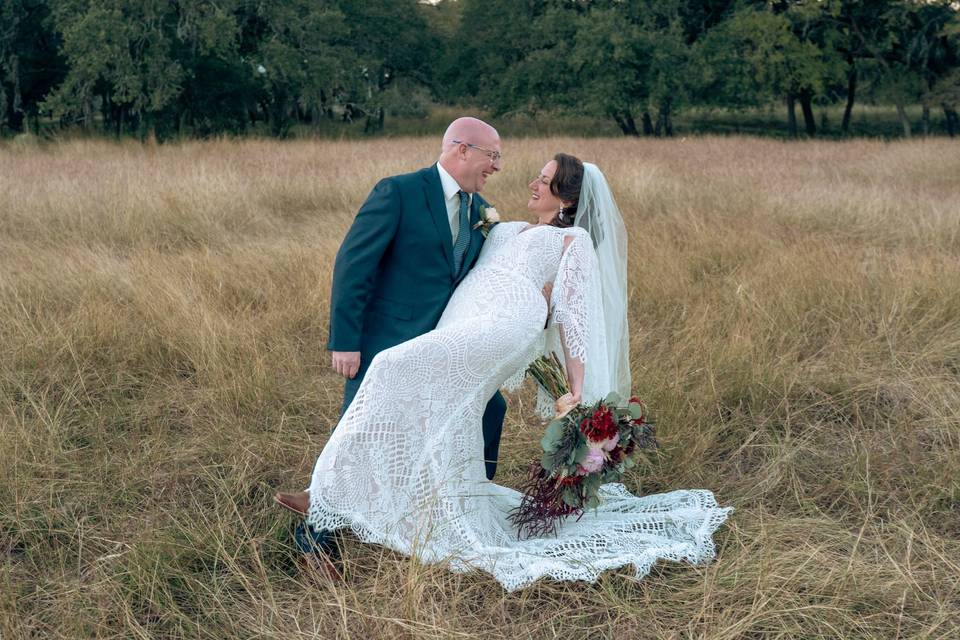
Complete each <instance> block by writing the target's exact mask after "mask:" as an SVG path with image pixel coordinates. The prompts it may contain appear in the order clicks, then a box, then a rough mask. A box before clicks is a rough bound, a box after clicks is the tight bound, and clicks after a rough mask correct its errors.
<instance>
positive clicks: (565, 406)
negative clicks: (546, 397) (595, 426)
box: [554, 393, 580, 418]
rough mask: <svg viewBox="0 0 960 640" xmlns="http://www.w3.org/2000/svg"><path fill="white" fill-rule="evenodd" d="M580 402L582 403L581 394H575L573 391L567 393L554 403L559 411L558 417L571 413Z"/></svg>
mask: <svg viewBox="0 0 960 640" xmlns="http://www.w3.org/2000/svg"><path fill="white" fill-rule="evenodd" d="M578 404H580V396H579V395H574V394H572V393H565V394H563V395H562V396H560V397H559V398H557V401H556V402H555V403H554V408H555V409H556V411H557V417H558V418H562V417H563V416H565V415H567V414H568V413H570V412H571V411H572V410H573V409H574V408H575V407H576V406H577V405H578Z"/></svg>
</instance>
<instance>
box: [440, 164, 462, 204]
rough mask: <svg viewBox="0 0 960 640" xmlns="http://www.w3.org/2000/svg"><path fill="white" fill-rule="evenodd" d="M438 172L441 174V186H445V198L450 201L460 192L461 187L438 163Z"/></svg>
mask: <svg viewBox="0 0 960 640" xmlns="http://www.w3.org/2000/svg"><path fill="white" fill-rule="evenodd" d="M437 171H439V172H440V184H441V185H443V197H444V198H446V199H447V200H449V199H450V198H452V197H454V196H455V195H457V192H458V191H460V185H459V184H457V181H456V180H454V178H453V176H451V175H450V174H449V173H447V170H446V169H444V168H443V166H442V165H441V164H440V163H439V162H438V163H437ZM468 195H469V194H468Z"/></svg>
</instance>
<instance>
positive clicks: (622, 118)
mask: <svg viewBox="0 0 960 640" xmlns="http://www.w3.org/2000/svg"><path fill="white" fill-rule="evenodd" d="M610 116H611V117H612V118H613V120H614V122H616V123H617V126H618V127H620V131H621V132H623V135H625V136H639V135H640V133H639V132H638V131H637V123H636V122H634V120H633V114H632V113H630V111H629V110H624V111H622V112H620V111H611V112H610Z"/></svg>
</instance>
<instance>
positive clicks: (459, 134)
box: [443, 116, 500, 150]
mask: <svg viewBox="0 0 960 640" xmlns="http://www.w3.org/2000/svg"><path fill="white" fill-rule="evenodd" d="M489 138H496V139H497V140H500V136H499V135H498V134H497V130H496V129H494V128H493V127H491V126H490V125H489V124H487V123H486V122H484V121H483V120H480V119H478V118H471V117H469V116H466V117H463V118H457V119H456V120H454V121H453V122H451V123H450V126H449V127H447V131H446V132H445V133H444V134H443V150H445V149H446V148H447V147H448V146H450V145H451V144H453V141H454V140H464V141H467V142H472V143H473V144H479V145H481V146H482V144H483V143H481V142H475V140H480V139H484V140H487V139H489Z"/></svg>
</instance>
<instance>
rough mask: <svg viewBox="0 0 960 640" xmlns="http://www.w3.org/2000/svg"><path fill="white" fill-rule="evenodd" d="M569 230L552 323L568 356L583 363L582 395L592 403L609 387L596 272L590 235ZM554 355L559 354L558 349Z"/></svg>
mask: <svg viewBox="0 0 960 640" xmlns="http://www.w3.org/2000/svg"><path fill="white" fill-rule="evenodd" d="M571 233H572V234H573V240H572V241H571V242H570V245H569V246H568V247H567V248H566V250H565V251H564V252H563V255H562V256H561V258H560V265H559V267H558V268H557V277H556V280H555V281H554V284H553V293H552V294H551V297H550V304H551V306H552V307H553V316H552V323H553V324H555V325H556V327H557V329H558V333H559V337H560V338H561V339H562V340H563V344H564V345H565V346H566V348H567V351H568V352H569V353H570V357H571V358H574V359H576V360H579V361H580V362H582V363H583V364H584V380H583V396H582V397H583V401H584V402H593V401H595V400H598V399H600V398H603V397H606V395H607V393H609V391H610V390H611V388H610V386H609V385H610V380H609V372H608V371H607V368H608V367H607V362H606V361H607V353H606V336H605V335H604V334H605V331H604V322H603V303H602V301H601V298H600V295H601V293H600V273H599V266H598V264H597V256H596V253H595V252H594V249H593V243H592V241H591V240H590V235H589V234H588V233H587V232H586V231H583V230H582V229H578V228H573V229H571ZM569 235H570V234H567V236H569ZM557 355H559V356H562V355H563V353H562V351H561V352H560V353H558V354H557Z"/></svg>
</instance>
